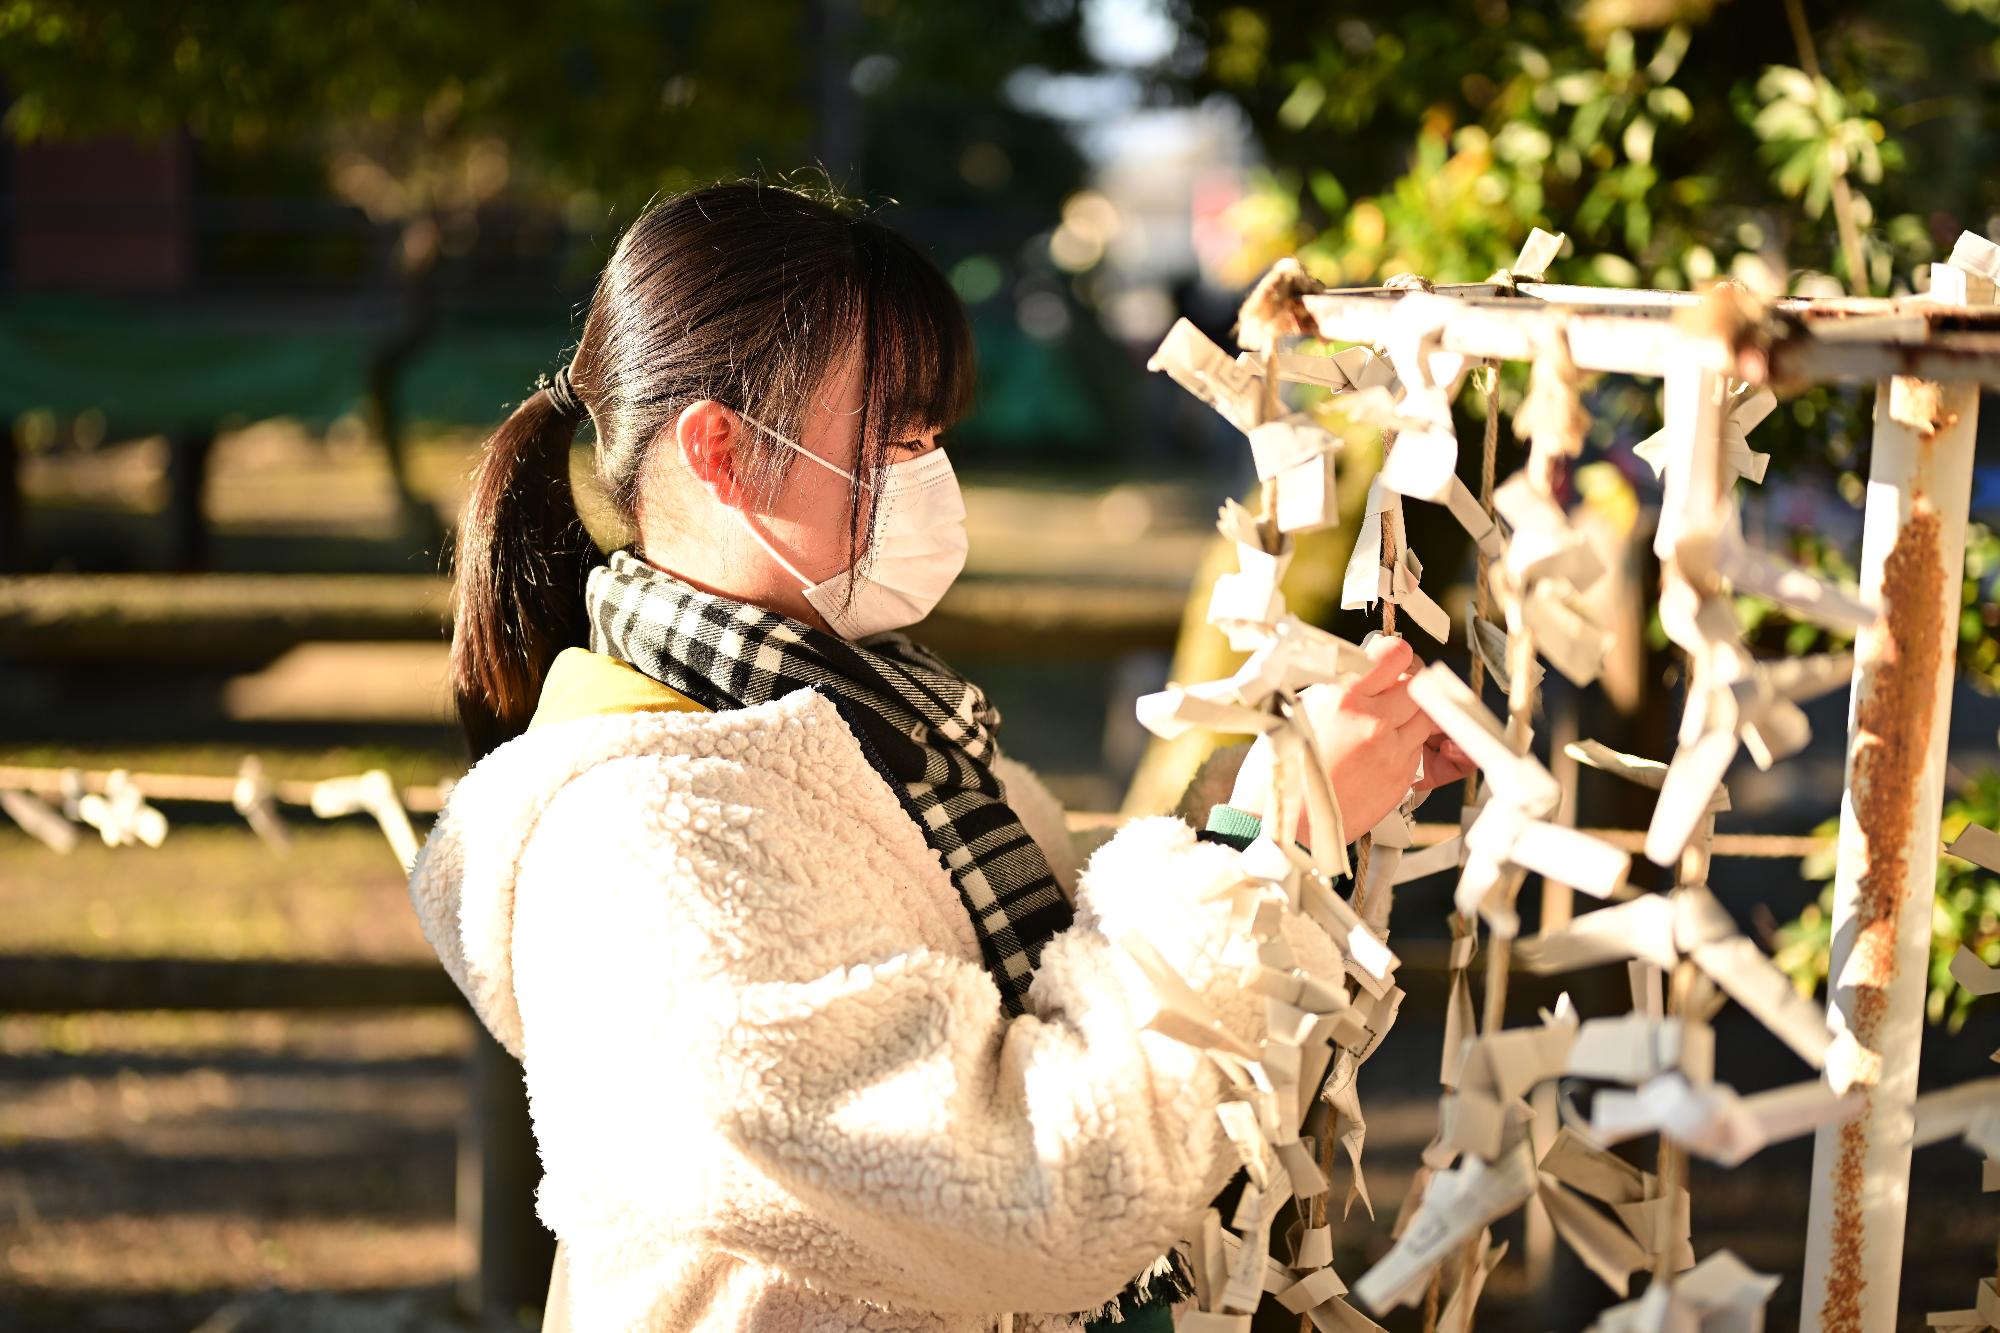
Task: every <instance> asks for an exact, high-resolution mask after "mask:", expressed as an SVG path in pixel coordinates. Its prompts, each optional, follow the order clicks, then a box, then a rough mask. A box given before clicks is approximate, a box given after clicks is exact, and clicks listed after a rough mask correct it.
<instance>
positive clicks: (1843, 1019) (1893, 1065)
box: [1802, 379, 1978, 1333]
mask: <svg viewBox="0 0 2000 1333" xmlns="http://www.w3.org/2000/svg"><path fill="white" fill-rule="evenodd" d="M1977 417H1978V390H1977V387H1976V386H1973V385H1943V386H1940V385H1937V384H1934V383H1930V382H1927V381H1918V380H1904V379H1898V380H1893V381H1891V382H1889V383H1888V384H1885V385H1883V386H1882V389H1881V392H1880V396H1879V399H1878V402H1877V404H1876V412H1875V453H1874V459H1873V462H1872V465H1871V469H1870V473H1869V482H1868V504H1867V519H1866V528H1865V532H1864V536H1863V539H1862V552H1861V585H1862V591H1863V593H1864V594H1865V595H1867V596H1869V597H1871V598H1873V599H1876V600H1877V602H1878V604H1879V605H1880V606H1881V607H1882V615H1881V617H1880V618H1879V619H1878V620H1877V621H1876V623H1875V624H1874V625H1873V626H1872V627H1871V628H1869V629H1868V630H1867V631H1865V632H1864V633H1863V634H1862V636H1861V638H1860V641H1859V642H1858V643H1857V644H1856V661H1855V678H1854V696H1853V699H1852V701H1851V706H1850V711H1849V721H1848V769H1847V793H1846V798H1845V800H1844V802H1843V804H1842V808H1841V821H1840V853H1839V856H1840V860H1839V870H1838V873H1837V875H1836V878H1835V884H1834V912H1833V930H1834V941H1833V950H1832V959H1831V974H1832V980H1831V983H1830V985H1829V1001H1828V1004H1829V1009H1830V1017H1831V1018H1832V1020H1833V1022H1834V1023H1835V1024H1836V1025H1837V1026H1840V1027H1844V1028H1845V1029H1846V1030H1848V1031H1850V1032H1852V1033H1853V1034H1854V1036H1855V1037H1856V1039H1857V1040H1858V1041H1859V1042H1860V1044H1861V1045H1862V1046H1863V1047H1865V1048H1866V1049H1867V1050H1869V1051H1871V1052H1874V1053H1875V1054H1877V1055H1878V1056H1880V1058H1881V1068H1880V1071H1879V1081H1877V1082H1876V1083H1875V1084H1874V1086H1873V1087H1872V1088H1870V1089H1869V1092H1868V1096H1867V1099H1866V1101H1865V1103H1864V1104H1863V1107H1862V1110H1861V1111H1860V1113H1859V1114H1858V1115H1856V1116H1855V1118H1854V1119H1852V1120H1850V1121H1848V1122H1846V1123H1845V1124H1843V1125H1838V1126H1833V1127H1830V1128H1828V1129H1825V1130H1822V1131H1821V1132H1820V1133H1819V1135H1818V1138H1817V1142H1816V1144H1815V1151H1814V1159H1813V1186H1812V1212H1811V1222H1810V1234H1809V1236H1808V1238H1807V1252H1806V1273H1805V1302H1804V1306H1803V1311H1802V1313H1803V1324H1802V1326H1803V1327H1806V1328H1818V1329H1826V1330H1833V1331H1835V1333H1876V1331H1877V1330H1882V1331H1884V1333H1886V1330H1889V1329H1892V1328H1894V1327H1895V1323H1896V1303H1897V1281H1898V1276H1899V1272H1900V1269H1901V1266H1902V1253H1903V1225H1904V1218H1905V1214H1906V1211H1907V1202H1908V1194H1909V1169H1910V1135H1911V1127H1912V1111H1911V1106H1912V1103H1913V1102H1914V1100H1915V1096H1916V1075H1917V1055H1918V1051H1919V1049H1920V1045H1921V1042H1922V1039H1923V1010H1924V993H1925V988H1926V986H1927V984H1928V977H1929V958H1930V926H1931V909H1932V900H1933V898H1934V896H1935V887H1936V880H1937V858H1938V820H1939V816H1940V813H1941V806H1942V801H1943V791H1942V787H1943V777H1944V751H1945V741H1946V738H1947V734H1948V732H1949V730H1950V723H1951V681H1952V674H1953V671H1954V668H1955V665H1956V658H1957V640H1958V635H1957V624H1958V596H1959V580H1958V576H1957V571H1958V570H1959V569H1961V568H1962V567H1963V564H1964V559H1965V515H1966V506H1967V502H1968V500H1969V498H1970V488H1971V475H1972V443H1973V433H1974V427H1975V425H1976V422H1977Z"/></svg>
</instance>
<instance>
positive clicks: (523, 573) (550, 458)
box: [451, 373, 599, 763]
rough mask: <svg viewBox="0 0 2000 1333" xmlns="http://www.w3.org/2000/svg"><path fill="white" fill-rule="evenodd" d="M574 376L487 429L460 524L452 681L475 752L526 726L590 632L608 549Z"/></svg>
mask: <svg viewBox="0 0 2000 1333" xmlns="http://www.w3.org/2000/svg"><path fill="white" fill-rule="evenodd" d="M568 378H569V377H568V375H567V374H566V373H565V374H561V375H558V377H557V382H556V384H553V385H549V386H547V387H544V388H543V389H541V390H538V391H537V392H535V393H532V394H530V395H529V396H528V397H527V398H526V399H525V400H524V401H523V402H522V403H521V405H520V406H519V407H517V408H515V409H514V412H513V415H512V416H509V417H508V418H507V420H506V421H504V422H502V423H501V424H500V427H499V429H497V430H495V431H494V432H493V435H492V438H490V439H489V440H487V442H486V448H485V450H484V451H483V452H482V453H481V455H480V459H479V465H478V467H477V468H476V469H475V470H474V471H473V474H472V494H471V496H470V498H468V499H467V501H466V506H465V518H464V521H463V522H462V523H461V525H460V527H459V530H458V549H457V555H456V558H455V560H454V562H453V564H454V570H453V572H454V576H455V580H454V582H455V586H454V589H453V602H454V606H453V612H454V614H453V622H452V635H451V684H452V693H453V695H454V697H455V698H456V700H457V703H458V718H459V724H460V725H461V726H462V727H463V728H464V729H465V740H466V745H467V746H468V748H469V749H470V750H471V752H472V760H473V762H474V763H477V762H478V761H479V760H480V759H481V758H483V757H484V756H485V755H486V754H487V753H488V752H489V751H491V750H493V749H495V748H497V747H498V746H500V745H502V744H503V743H505V742H506V741H509V740H512V739H513V738H514V737H515V736H518V735H520V734H521V733H522V732H523V731H525V730H526V729H527V726H528V719H529V718H530V717H531V716H533V714H534V711H535V704H536V700H537V698H538V696H539V695H540V693H541V688H542V679H543V677H544V676H546V675H547V674H548V669H549V663H551V662H552V661H554V660H555V656H556V654H557V653H559V652H561V651H562V650H563V649H564V648H569V647H580V646H582V645H584V643H585V642H586V640H587V639H588V637H589V628H590V627H589V621H588V617H587V616H586V614H585V610H584V601H583V585H584V579H585V577H586V576H587V575H588V573H589V571H590V568H591V566H592V565H594V564H596V563H597V562H598V559H599V553H598V550H597V546H596V543H594V542H593V541H592V540H591V538H590V534H589V532H588V531H586V530H585V528H584V526H583V519H582V518H581V517H580V516H579V515H578V513H577V508H576V497H575V495H574V494H573V493H572V492H571V490H570V482H569V454H570V445H571V444H572V443H573V442H574V440H575V439H576V427H577V423H578V421H579V420H580V419H581V417H582V416H583V410H582V407H581V405H580V404H579V403H578V402H577V400H576V399H575V398H574V397H573V396H571V395H570V393H569V392H568V390H569V385H568V383H567V381H568ZM559 401H560V406H559V405H558V403H559Z"/></svg>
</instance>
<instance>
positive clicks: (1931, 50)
mask: <svg viewBox="0 0 2000 1333" xmlns="http://www.w3.org/2000/svg"><path fill="white" fill-rule="evenodd" d="M1178 3H1179V4H1181V6H1182V8H1183V14H1184V18H1185V20H1186V22H1187V23H1188V25H1189V30H1190V32H1191V33H1197V34H1205V41H1206V44H1207V51H1208V59H1207V61H1206V64H1205V67H1204V69H1203V72H1202V73H1201V75H1199V76H1198V77H1197V79H1196V80H1195V84H1194V88H1195V90H1196V91H1219V92H1224V93H1227V94H1228V95H1230V96H1231V97H1233V98H1234V99H1235V100H1236V101H1237V102H1239V103H1240V104H1241V105H1242V106H1243V107H1244V108H1245V110H1246V112H1247V113H1248V114H1249V116H1250V118H1251V120H1252V122H1253V123H1254V125H1255V127H1256V130H1257V132H1258V138H1259V140H1260V141H1261V142H1262V144H1263V145H1264V147H1265V150H1266V154H1267V157H1268V158H1269V160H1270V163H1271V168H1272V170H1271V174H1270V175H1269V177H1268V178H1267V179H1266V180H1265V181H1264V182H1263V185H1262V187H1261V189H1260V190H1259V201H1258V206H1257V208H1258V212H1257V216H1258V218H1259V219H1260V220H1261V221H1262V223H1263V228H1262V236H1263V238H1264V242H1265V245H1264V248H1263V249H1262V250H1261V252H1251V253H1246V254H1245V255H1244V256H1243V262H1244V266H1245V270H1246V272H1250V273H1252V275H1253V276H1254V272H1261V271H1262V269H1263V267H1264V266H1265V265H1266V264H1267V263H1268V262H1269V261H1270V260H1272V259H1275V258H1277V257H1278V256H1279V255H1281V254H1285V253H1298V254H1300V255H1301V256H1302V258H1303V259H1304V260H1305V261H1306V262H1307V263H1308V264H1309V265H1310V266H1312V267H1313V268H1314V269H1315V271H1316V272H1317V273H1318V274H1319V276H1321V277H1323V278H1326V279H1327V280H1329V281H1333V282H1347V283H1350V284H1352V283H1364V282H1372V281H1374V280H1375V279H1376V277H1377V276H1378V275H1380V274H1383V273H1385V272H1392V271H1399V270H1411V271H1416V272H1421V273H1425V274H1427V275H1428V276H1430V277H1433V278H1435V279H1438V280H1440V281H1477V280H1478V279H1481V278H1483V277H1485V276H1486V275H1487V274H1488V273H1490V272H1492V271H1493V270H1494V269H1496V268H1499V267H1501V266H1503V265H1505V264H1506V263H1507V262H1508V261H1509V260H1511V259H1512V258H1513V256H1514V252H1515V250H1516V249H1517V248H1518V247H1519V245H1520V242H1521V239H1522V238H1523V237H1524V236H1526V234H1527V232H1528V229H1529V228H1530V227H1532V226H1537V225H1539V226H1546V227H1550V228H1551V229H1554V230H1563V231H1567V232H1568V233H1569V234H1570V237H1571V239H1572V240H1573V241H1574V242H1575V246H1576V250H1575V254H1574V255H1573V256H1572V257H1571V258H1569V259H1568V260H1566V261H1564V262H1563V263H1562V264H1561V266H1560V267H1559V270H1558V273H1559V276H1561V277H1564V278H1568V279H1573V280H1576V281H1587V282H1597V283H1608V284H1611V285H1618V286H1630V285H1634V284H1636V283H1640V282H1644V283H1649V284H1652V285H1657V286H1665V287H1680V286H1685V285H1688V284H1689V283H1690V282H1699V281H1701V280H1703V279H1706V278H1709V277H1712V276H1714V275H1716V274H1718V273H1724V272H1732V271H1734V272H1737V273H1739V274H1740V275H1744V276H1746V277H1748V278H1749V279H1750V280H1751V281H1752V283H1753V285H1764V284H1767V283H1770V282H1774V281H1775V282H1779V283H1785V284H1787V285H1789V286H1790V287H1791V288H1793V289H1794V290H1798V289H1801V288H1804V289H1806V290H1812V289H1814V287H1815V286H1816V284H1815V282H1814V277H1815V275H1817V274H1832V275H1834V276H1835V277H1837V278H1839V279H1840V280H1841V281H1843V282H1847V283H1849V284H1850V285H1852V286H1854V287H1855V288H1856V289H1857V290H1858V289H1861V288H1865V289H1867V290H1869V291H1874V292H1887V291H1888V290H1890V288H1891V284H1892V279H1893V276H1894V275H1895V274H1898V273H1904V272H1907V271H1908V270H1909V268H1910V266H1911V265H1912V264H1914V263H1915V262H1917V261H1920V260H1923V259H1927V258H1930V257H1932V255H1934V254H1935V253H1936V252H1937V250H1938V248H1939V247H1944V248H1948V247H1949V246H1950V244H1951V241H1952V239H1953V238H1954V237H1955V236H1956V235H1957V232H1958V231H1959V230H1960V229H1961V228H1963V227H1968V226H1969V227H1973V228H1976V229H1978V228H1983V227H1984V226H1985V225H1986V220H1987V219H1988V218H1989V217H1990V216H1991V215H1992V214H1993V213H1994V212H1995V211H1996V210H1997V209H2000V181H1995V180H1994V179H1993V178H1992V177H1991V175H1990V173H1988V172H1987V171H1986V170H1985V169H1984V163H1983V160H1982V154H1983V148H1982V145H1983V144H1984V143H1985V142H1987V141H1988V140H1989V139H1990V137H1991V135H1992V134H1993V133H1994V132H1995V130H1996V129H2000V90H1997V89H1996V84H1995V81H1994V73H1995V61H1996V43H2000V29H1997V28H1996V27H1995V16H1993V15H1990V14H1988V13H1984V12H1980V11H1981V10H1982V9H1992V8H1993V7H1992V6H1990V5H1987V6H1980V5H1973V4H1965V3H1961V4H1956V5H1954V4H1948V3H1943V0H1920V3H1915V4H1911V3H1907V2H1899V0H1845V2H1836V3H1822V4H1815V5H1814V6H1812V14H1811V16H1810V19H1809V24H1810V29H1809V31H1807V30H1804V29H1802V28H1801V27H1800V26H1795V25H1794V23H1792V22H1791V21H1789V16H1788V12H1787V6H1786V5H1783V4H1770V5H1752V4H1744V3H1738V4H1725V5H1721V6H1713V5H1711V4H1709V3H1701V2H1696V3H1689V0H1610V2H1604V0H1591V2H1590V3H1586V4H1584V5H1583V6H1582V7H1581V8H1580V9H1579V8H1577V7H1576V6H1575V5H1573V4H1558V3H1551V2H1549V0H1542V2H1540V3H1537V2H1536V0H1478V3H1475V4H1472V5H1461V4H1450V3H1415V4H1405V5H1399V6H1397V7H1395V9H1394V10H1393V11H1384V10H1382V9H1381V8H1380V7H1379V6H1374V5H1366V4H1359V3H1353V2H1352V0H1336V2H1335V3H1331V4H1326V3H1319V2H1318V0H1269V2H1267V3H1260V4H1257V5H1255V6H1246V5H1241V4H1233V3H1227V2H1226V0H1178ZM1801 17H1804V16H1803V14H1802V13H1801ZM1840 179H1845V180H1846V181H1847V182H1848V186H1849V192H1850V193H1852V194H1853V195H1854V200H1853V205H1854V210H1855V221H1856V223H1857V224H1858V226H1859V228H1860V229H1861V233H1862V234H1861V240H1862V251H1863V256H1864V258H1863V261H1862V263H1861V265H1860V268H1861V269H1862V270H1863V272H1862V275H1861V277H1862V280H1861V281H1859V282H1855V281H1854V274H1853V272H1852V271H1851V270H1850V268H1849V267H1848V256H1847V255H1846V254H1845V253H1844V252H1843V247H1842V245H1841V244H1840V238H1839V235H1838V227H1837V225H1836V219H1835V217H1834V216H1833V212H1834V209H1833V204H1834V202H1835V200H1834V195H1835V193H1836V187H1835V182H1836V181H1837V180H1840ZM1760 270H1761V271H1760Z"/></svg>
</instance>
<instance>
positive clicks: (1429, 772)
mask: <svg viewBox="0 0 2000 1333" xmlns="http://www.w3.org/2000/svg"><path fill="white" fill-rule="evenodd" d="M1473 767H1474V765H1473V762H1472V757H1471V756H1470V755H1468V754H1466V752H1465V751H1463V750H1461V749H1459V748H1458V742H1457V741H1454V740H1452V739H1451V738H1450V737H1449V736H1441V737H1433V738H1432V739H1431V740H1429V741H1426V742H1425V743H1424V779H1423V781H1422V782H1421V783H1419V784H1418V789H1419V790H1420V791H1429V790H1431V789H1432V788H1433V787H1442V786H1445V785H1446V784H1447V783H1452V782H1457V781H1459V780H1460V779H1462V778H1463V777H1464V776H1465V775H1466V774H1468V773H1470V772H1471V771H1472V770H1473Z"/></svg>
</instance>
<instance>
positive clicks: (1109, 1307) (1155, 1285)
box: [1067, 1247, 1194, 1324]
mask: <svg viewBox="0 0 2000 1333" xmlns="http://www.w3.org/2000/svg"><path fill="white" fill-rule="evenodd" d="M1193 1295H1194V1272H1193V1270H1192V1269H1190V1268H1189V1267H1188V1266H1187V1260H1186V1259H1185V1258H1183V1257H1182V1255H1181V1252H1180V1249H1179V1248H1178V1247H1176V1248H1174V1249H1171V1250H1168V1251H1167V1252H1166V1253H1165V1254H1163V1255H1161V1256H1160V1257H1159V1258H1157V1259H1155V1260H1153V1262H1152V1263H1150V1264H1148V1265H1146V1268H1145V1270H1144V1271H1143V1272H1141V1273H1140V1274H1139V1276H1137V1277H1135V1278H1133V1279H1132V1280H1131V1281H1130V1282H1127V1283H1126V1284H1125V1289H1124V1290H1123V1291H1121V1292H1119V1293H1118V1294H1117V1295H1116V1296H1113V1297H1112V1298H1111V1299H1110V1300H1108V1301H1106V1302H1105V1303H1104V1304H1102V1305H1100V1306H1098V1307H1097V1308H1096V1309H1095V1310H1078V1311H1076V1312H1075V1313H1073V1314H1071V1315H1069V1316H1067V1317H1068V1318H1071V1319H1075V1320H1077V1321H1078V1322H1079V1323H1085V1324H1091V1323H1098V1322H1102V1321H1109V1322H1111V1323H1113V1324H1122V1323H1124V1322H1125V1321H1126V1319H1127V1318H1129V1317H1130V1316H1131V1315H1133V1314H1135V1313H1137V1312H1138V1310H1139V1308H1140V1307H1141V1306H1143V1305H1150V1304H1152V1303H1153V1302H1155V1301H1161V1300H1164V1301H1167V1302H1168V1303H1169V1304H1178V1303H1180V1302H1181V1301H1184V1300H1187V1299H1188V1298H1189V1297H1190V1296H1193Z"/></svg>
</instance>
